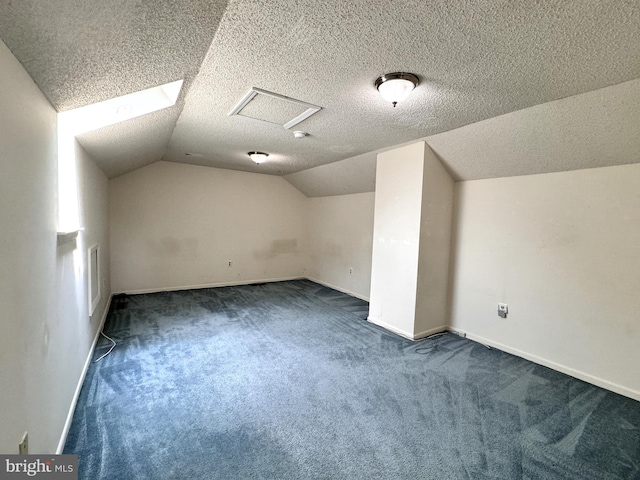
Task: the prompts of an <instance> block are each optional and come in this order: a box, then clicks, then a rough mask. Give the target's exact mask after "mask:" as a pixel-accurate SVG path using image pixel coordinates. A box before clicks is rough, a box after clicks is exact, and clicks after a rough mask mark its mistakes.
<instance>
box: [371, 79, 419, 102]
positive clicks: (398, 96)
mask: <svg viewBox="0 0 640 480" xmlns="http://www.w3.org/2000/svg"><path fill="white" fill-rule="evenodd" d="M418 83H419V82H418V77H417V76H415V75H414V74H413V73H406V72H394V73H387V74H385V75H382V76H381V77H378V79H377V80H376V83H375V85H376V88H377V89H378V91H379V92H380V95H382V98H384V99H385V100H386V101H387V102H391V103H392V104H393V106H394V107H395V106H396V104H397V103H398V102H401V101H402V100H404V99H405V98H407V97H408V96H409V94H410V93H411V91H412V90H413V89H414V88H416V87H417V86H418Z"/></svg>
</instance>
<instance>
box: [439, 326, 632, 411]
mask: <svg viewBox="0 0 640 480" xmlns="http://www.w3.org/2000/svg"><path fill="white" fill-rule="evenodd" d="M447 330H449V331H451V332H454V333H458V334H464V336H466V337H467V338H468V339H469V340H474V341H476V342H479V343H483V344H485V345H488V346H490V347H492V348H496V349H498V350H502V351H503V352H507V353H510V354H512V355H515V356H517V357H520V358H524V359H526V360H529V361H531V362H533V363H537V364H538V365H543V366H545V367H549V368H551V369H552V370H556V371H558V372H561V373H564V374H566V375H569V376H570V377H574V378H577V379H579V380H582V381H585V382H587V383H591V384H592V385H596V386H598V387H601V388H604V389H605V390H610V391H612V392H615V393H619V394H620V395H623V396H625V397H629V398H632V399H634V400H638V401H640V392H638V391H637V390H632V389H630V388H627V387H624V386H622V385H618V384H617V383H613V382H609V381H607V380H604V379H602V378H599V377H595V376H593V375H589V374H588V373H584V372H581V371H580V370H576V369H574V368H571V367H567V366H566V365H562V364H560V363H556V362H553V361H551V360H547V359H545V358H542V357H539V356H537V355H534V354H532V353H528V352H525V351H522V350H519V349H517V348H512V347H509V346H508V345H504V344H502V343H499V342H494V341H493V340H490V339H488V338H485V337H482V336H480V335H476V334H474V333H470V332H464V331H462V330H458V329H454V328H447Z"/></svg>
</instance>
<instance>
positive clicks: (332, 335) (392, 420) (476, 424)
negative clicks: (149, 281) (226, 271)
mask: <svg viewBox="0 0 640 480" xmlns="http://www.w3.org/2000/svg"><path fill="white" fill-rule="evenodd" d="M367 309H368V304H367V303H366V302H363V301H361V300H358V299H355V298H353V297H349V296H347V295H344V294H342V293H339V292H336V291H334V290H331V289H328V288H325V287H322V286H320V285H317V284H315V283H312V282H309V281H291V282H278V283H270V284H263V285H256V286H241V287H224V288H212V289H203V290H191V291H182V292H164V293H157V294H148V295H133V296H121V297H116V298H115V299H114V302H113V303H112V308H111V312H110V313H109V317H108V320H107V325H106V327H105V331H106V333H107V334H108V335H110V336H112V337H113V338H114V339H115V340H116V341H117V342H118V346H117V347H116V348H115V349H114V350H113V352H112V353H111V354H110V355H109V356H107V357H105V358H104V359H103V360H101V361H100V362H98V363H93V364H92V366H91V368H90V369H89V372H88V374H87V378H86V381H85V384H84V386H83V389H82V392H81V395H80V399H79V402H78V406H77V409H76V412H75V416H74V419H73V424H72V426H71V431H70V433H69V437H68V439H67V444H66V447H65V451H64V453H77V454H79V456H80V458H79V460H80V478H81V479H91V480H99V479H107V478H108V479H123V480H136V479H154V480H158V479H169V478H171V479H183V478H184V479H225V480H232V479H418V478H421V479H438V480H441V479H473V480H478V479H509V480H513V479H545V480H547V479H576V480H578V479H579V480H586V479H598V480H601V479H622V478H624V479H640V402H636V401H634V400H630V399H627V398H625V397H622V396H619V395H616V394H614V393H610V392H607V391H605V390H602V389H600V388H598V387H594V386H592V385H589V384H586V383H583V382H581V381H578V380H575V379H573V378H571V377H568V376H566V375H563V374H561V373H558V372H555V371H553V370H550V369H548V368H545V367H541V366H538V365H535V364H533V363H531V362H528V361H526V360H522V359H520V358H517V357H514V356H512V355H509V354H506V353H503V352H500V351H498V350H490V349H487V348H486V347H484V346H483V345H480V344H478V343H474V342H472V341H470V340H466V339H463V338H460V337H457V336H455V335H452V334H445V335H442V336H439V337H435V338H433V339H427V340H424V341H421V342H411V341H409V340H405V339H403V338H401V337H398V336H396V335H394V334H391V333H389V332H387V331H385V330H383V329H381V328H378V327H376V326H375V325H372V324H370V323H368V322H366V321H365V318H366V315H367ZM108 346H109V342H107V341H106V340H103V341H101V342H100V343H99V346H98V348H97V349H96V352H95V357H96V358H97V357H98V356H100V355H101V354H102V353H104V352H105V351H106V350H107V348H108Z"/></svg>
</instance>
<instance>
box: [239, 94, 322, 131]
mask: <svg viewBox="0 0 640 480" xmlns="http://www.w3.org/2000/svg"><path fill="white" fill-rule="evenodd" d="M321 108H322V107H318V106H316V105H311V104H310V103H306V102H302V101H300V100H296V99H295V98H290V97H285V96H284V95H279V94H277V93H273V92H268V91H266V90H262V89H260V88H256V87H253V88H252V89H251V90H249V91H248V92H247V94H246V95H245V96H244V97H242V100H240V102H239V103H238V104H237V105H236V106H235V107H233V110H231V111H230V112H229V116H232V115H240V116H242V117H247V118H252V119H254V120H259V121H261V122H267V123H272V124H275V125H282V126H283V127H284V128H285V129H289V128H291V127H294V126H296V125H298V124H299V123H300V122H302V121H303V120H306V119H307V118H309V117H310V116H311V115H313V114H314V113H316V112H318V111H320V110H321Z"/></svg>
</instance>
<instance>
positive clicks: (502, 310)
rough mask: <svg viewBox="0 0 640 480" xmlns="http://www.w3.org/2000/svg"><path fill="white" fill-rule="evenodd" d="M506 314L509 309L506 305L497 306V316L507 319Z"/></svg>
mask: <svg viewBox="0 0 640 480" xmlns="http://www.w3.org/2000/svg"><path fill="white" fill-rule="evenodd" d="M507 313H509V307H508V306H507V304H506V303H499V304H498V316H500V317H502V318H507Z"/></svg>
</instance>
